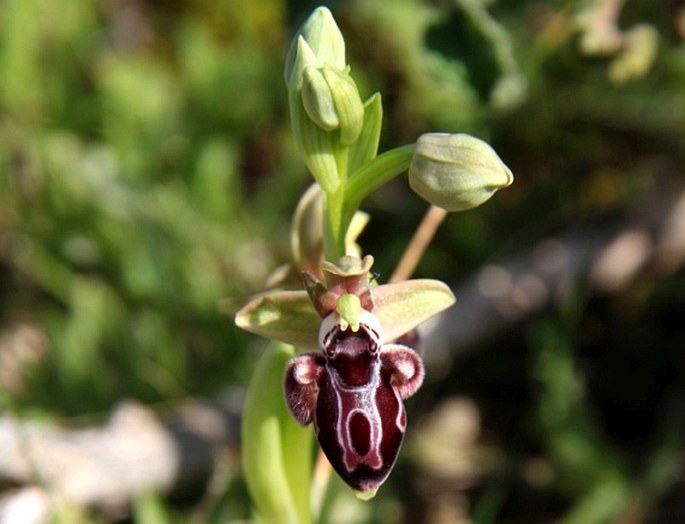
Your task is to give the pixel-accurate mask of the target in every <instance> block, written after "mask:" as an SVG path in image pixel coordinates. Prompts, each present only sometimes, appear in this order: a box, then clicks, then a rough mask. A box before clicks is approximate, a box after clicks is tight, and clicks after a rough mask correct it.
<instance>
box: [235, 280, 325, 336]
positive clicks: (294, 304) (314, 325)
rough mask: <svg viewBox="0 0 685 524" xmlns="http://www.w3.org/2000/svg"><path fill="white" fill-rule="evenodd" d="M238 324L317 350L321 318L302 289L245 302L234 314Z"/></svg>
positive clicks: (247, 328) (257, 333) (254, 331)
mask: <svg viewBox="0 0 685 524" xmlns="http://www.w3.org/2000/svg"><path fill="white" fill-rule="evenodd" d="M235 323H236V325H237V326H238V327H240V328H242V329H244V330H246V331H249V332H250V333H254V334H256V335H261V336H263V337H266V338H270V339H273V340H279V341H281V342H285V343H286V344H293V345H294V346H298V347H302V348H309V349H318V334H319V326H320V324H321V317H320V316H319V315H318V314H317V312H316V311H315V310H314V306H312V303H311V301H310V300H309V296H308V295H307V292H306V291H276V292H273V293H267V294H265V295H260V296H258V297H256V298H254V299H253V300H251V301H250V302H248V303H247V304H246V305H245V306H244V307H243V308H242V309H241V310H240V311H238V313H237V314H236V316H235Z"/></svg>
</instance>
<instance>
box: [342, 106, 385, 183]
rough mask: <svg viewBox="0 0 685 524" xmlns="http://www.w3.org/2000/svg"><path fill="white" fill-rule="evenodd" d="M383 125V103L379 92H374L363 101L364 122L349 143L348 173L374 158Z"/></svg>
mask: <svg viewBox="0 0 685 524" xmlns="http://www.w3.org/2000/svg"><path fill="white" fill-rule="evenodd" d="M382 126H383V104H382V102H381V95H380V93H375V94H373V95H371V96H370V97H369V99H368V100H367V101H366V102H364V123H363V124H362V130H361V133H360V134H359V137H358V138H357V140H355V141H354V142H353V143H352V144H351V145H350V152H349V156H348V160H347V166H348V169H349V172H350V173H354V172H356V171H357V170H358V169H359V168H361V167H362V166H363V165H364V164H366V163H367V162H368V161H370V160H372V159H374V158H376V155H377V154H378V144H379V142H380V137H381V127H382Z"/></svg>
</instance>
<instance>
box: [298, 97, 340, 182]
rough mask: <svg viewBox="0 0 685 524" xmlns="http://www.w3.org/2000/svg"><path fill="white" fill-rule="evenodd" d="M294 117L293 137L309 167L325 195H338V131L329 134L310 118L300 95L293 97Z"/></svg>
mask: <svg viewBox="0 0 685 524" xmlns="http://www.w3.org/2000/svg"><path fill="white" fill-rule="evenodd" d="M290 115H291V121H292V126H293V135H294V137H295V141H296V142H297V145H298V147H299V148H300V153H301V154H302V158H303V160H304V162H305V164H307V168H308V169H309V171H310V172H311V174H312V176H313V177H314V180H316V181H317V182H318V183H319V185H320V186H321V188H322V189H323V190H324V192H326V193H334V192H335V191H337V189H338V187H339V185H340V176H339V174H338V164H337V162H336V152H337V151H338V150H339V148H340V147H341V146H340V145H339V144H338V140H337V135H338V133H337V131H325V130H323V129H322V128H320V127H319V126H318V125H316V124H315V123H314V122H313V121H312V120H311V119H310V118H309V115H308V114H307V112H306V111H305V109H304V105H303V102H302V98H301V96H300V93H295V94H292V93H291V95H290Z"/></svg>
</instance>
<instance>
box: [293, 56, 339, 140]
mask: <svg viewBox="0 0 685 524" xmlns="http://www.w3.org/2000/svg"><path fill="white" fill-rule="evenodd" d="M326 69H327V68H326ZM332 91H333V90H332V89H331V88H330V87H329V85H328V81H327V79H326V76H325V74H324V68H323V67H316V66H309V67H305V69H304V71H303V72H302V104H303V106H304V110H305V111H306V112H307V115H308V116H309V118H311V119H312V121H313V122H314V123H315V124H316V125H317V126H319V127H320V128H322V129H324V130H325V131H333V130H334V129H337V128H338V127H340V119H339V118H338V112H337V109H336V107H335V102H334V101H333V92H332Z"/></svg>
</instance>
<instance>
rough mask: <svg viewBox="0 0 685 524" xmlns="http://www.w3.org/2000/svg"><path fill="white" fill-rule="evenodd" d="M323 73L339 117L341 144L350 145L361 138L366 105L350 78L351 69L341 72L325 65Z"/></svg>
mask: <svg viewBox="0 0 685 524" xmlns="http://www.w3.org/2000/svg"><path fill="white" fill-rule="evenodd" d="M322 71H323V76H324V78H325V79H326V83H327V84H328V87H329V89H330V91H331V96H332V98H333V106H334V107H335V111H336V114H337V117H338V121H339V124H338V126H337V127H338V128H339V129H340V143H341V144H343V145H350V144H351V143H352V142H354V141H355V140H356V139H357V137H359V134H360V133H361V131H362V125H363V124H364V103H363V102H362V99H361V96H359V90H358V89H357V84H355V82H354V80H353V79H352V77H351V76H350V73H349V68H346V69H344V70H340V69H335V68H333V67H330V66H328V65H324V66H323V68H322Z"/></svg>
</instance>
